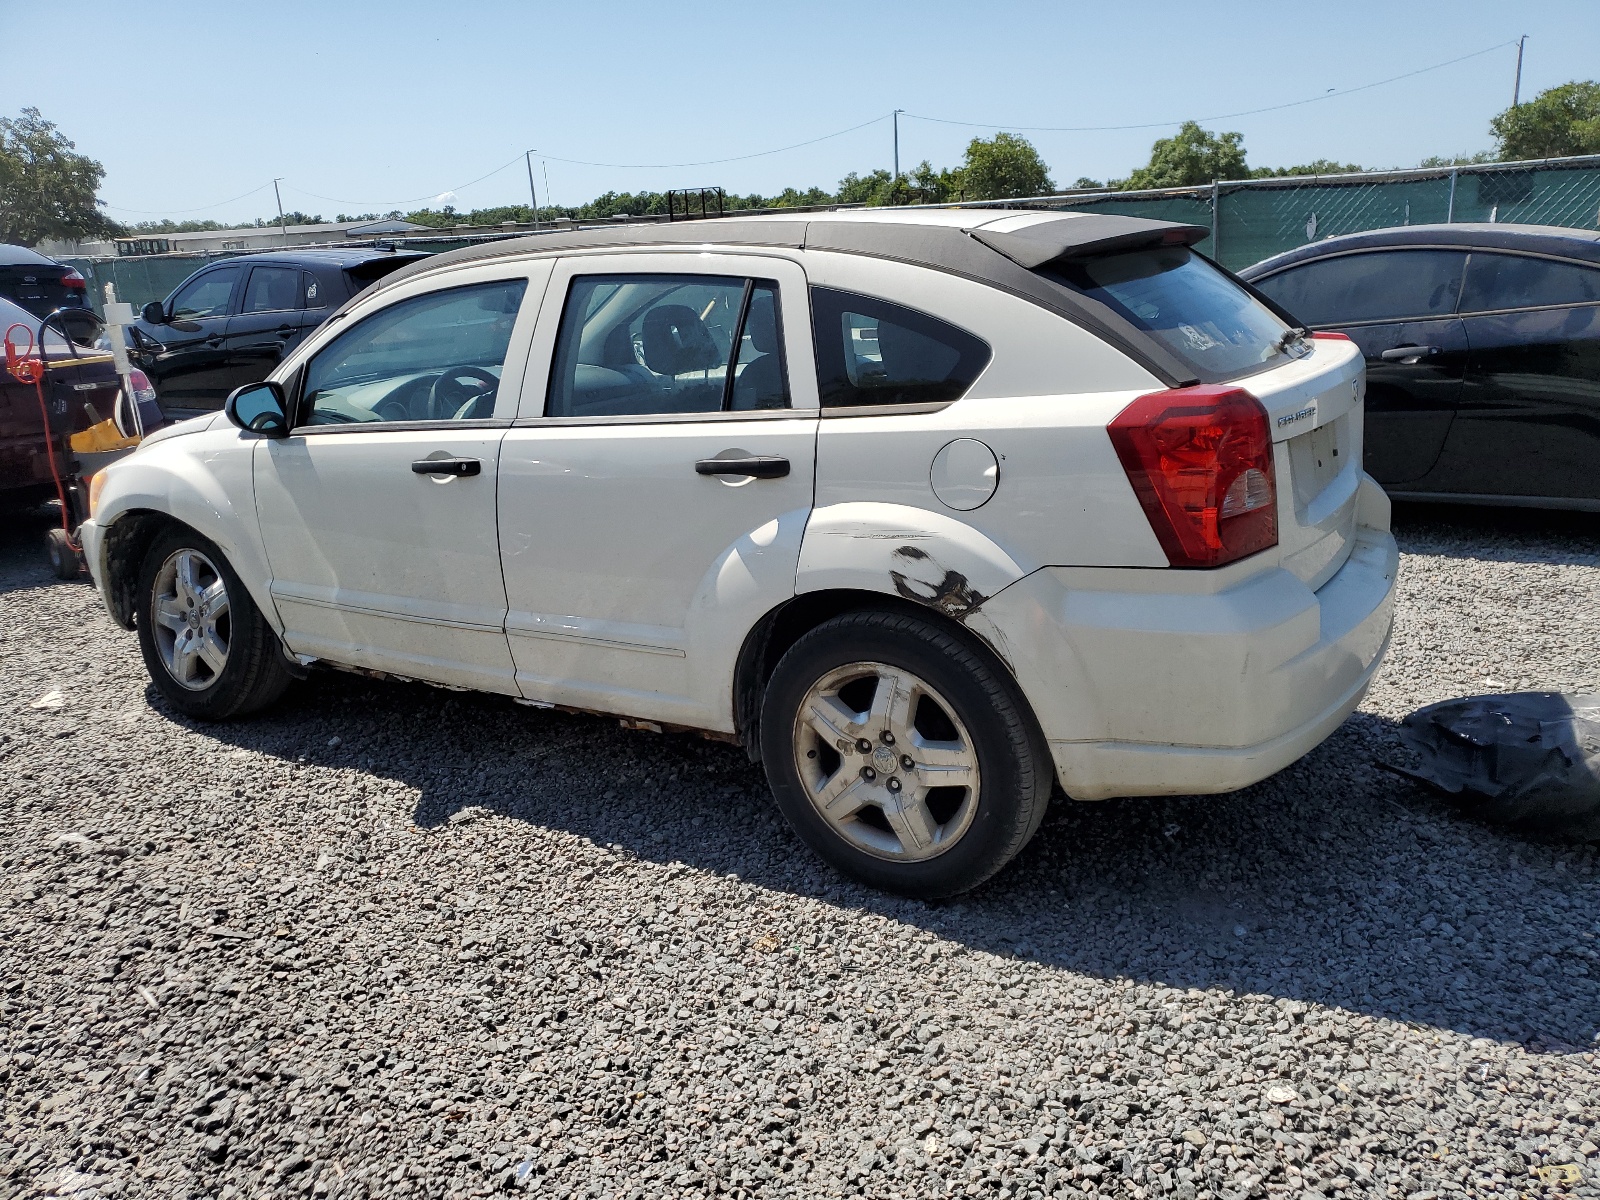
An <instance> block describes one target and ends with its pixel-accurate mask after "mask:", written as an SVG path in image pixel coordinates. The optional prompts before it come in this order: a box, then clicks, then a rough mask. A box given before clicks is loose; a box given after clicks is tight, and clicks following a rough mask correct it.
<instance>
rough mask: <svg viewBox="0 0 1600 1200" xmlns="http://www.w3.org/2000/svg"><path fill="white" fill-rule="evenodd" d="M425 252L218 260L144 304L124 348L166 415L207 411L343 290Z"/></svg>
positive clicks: (275, 356)
mask: <svg viewBox="0 0 1600 1200" xmlns="http://www.w3.org/2000/svg"><path fill="white" fill-rule="evenodd" d="M426 257H427V255H425V254H421V253H417V252H414V251H396V250H376V249H367V248H360V249H349V250H342V249H341V250H294V251H282V252H275V253H271V254H251V255H244V256H241V257H239V258H229V259H224V260H222V261H221V262H215V263H212V264H211V265H209V266H207V267H203V268H201V269H200V270H198V271H196V272H195V273H194V274H193V275H191V276H189V278H187V279H185V280H184V281H183V282H182V283H181V284H179V285H178V287H177V288H176V289H175V290H174V291H173V293H172V295H170V296H168V297H167V298H166V299H165V300H163V301H151V302H150V303H149V304H147V305H145V306H144V312H143V314H142V315H141V317H140V319H139V321H138V322H137V323H136V324H135V325H134V326H133V327H132V328H131V329H130V330H129V337H130V346H129V349H130V351H131V353H132V357H133V359H134V361H135V362H137V363H138V364H139V366H140V367H142V368H144V372H145V374H147V375H149V376H150V380H151V382H152V383H153V384H154V385H155V389H156V394H157V395H158V396H159V397H160V398H161V407H162V408H163V409H164V410H165V411H166V413H167V415H168V416H170V417H174V418H180V419H181V418H183V417H190V416H195V415H196V414H198V413H203V412H213V411H215V410H216V409H219V408H221V407H222V402H223V401H224V400H226V399H227V398H228V393H229V392H231V391H233V389H234V388H236V387H239V386H240V385H241V384H246V383H255V382H256V381H257V380H261V379H265V378H266V377H267V373H268V372H270V371H271V370H272V368H273V367H275V366H277V365H278V361H279V360H280V359H282V358H283V356H284V355H285V354H287V353H288V352H289V351H290V350H291V349H293V348H294V347H295V346H296V345H298V344H299V342H300V339H301V338H303V337H305V336H306V335H307V334H309V333H310V332H311V331H312V330H313V329H315V328H316V327H317V326H318V325H321V324H322V323H323V322H324V321H325V320H327V319H328V317H329V316H330V315H331V314H332V313H333V312H334V310H335V309H337V308H338V307H339V306H340V305H341V304H343V303H344V302H345V301H346V300H348V299H350V297H352V296H354V295H355V294H356V293H357V292H360V291H361V290H362V289H364V288H366V287H368V286H370V285H371V284H372V283H374V282H375V281H376V280H379V279H382V278H383V277H384V276H385V275H387V274H389V272H391V271H397V270H399V269H400V268H401V267H403V266H405V265H406V264H407V263H412V262H415V261H417V260H418V259H420V258H426Z"/></svg>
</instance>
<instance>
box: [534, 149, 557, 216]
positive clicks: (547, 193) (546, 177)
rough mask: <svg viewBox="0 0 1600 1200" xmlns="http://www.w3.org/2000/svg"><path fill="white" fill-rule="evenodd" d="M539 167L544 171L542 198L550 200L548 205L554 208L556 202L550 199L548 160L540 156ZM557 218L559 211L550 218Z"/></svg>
mask: <svg viewBox="0 0 1600 1200" xmlns="http://www.w3.org/2000/svg"><path fill="white" fill-rule="evenodd" d="M539 169H540V170H541V171H543V172H544V198H545V199H546V200H549V201H550V207H551V208H554V207H555V206H556V202H555V201H554V200H553V199H551V197H550V160H549V159H544V158H541V159H540V160H539ZM559 219H560V214H559V213H558V214H555V215H554V216H553V217H552V220H559Z"/></svg>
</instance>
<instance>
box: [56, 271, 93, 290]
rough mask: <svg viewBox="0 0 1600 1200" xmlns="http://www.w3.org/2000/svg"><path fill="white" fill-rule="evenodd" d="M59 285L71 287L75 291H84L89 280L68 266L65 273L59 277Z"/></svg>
mask: <svg viewBox="0 0 1600 1200" xmlns="http://www.w3.org/2000/svg"><path fill="white" fill-rule="evenodd" d="M61 286H62V287H65V288H71V289H72V290H73V291H75V292H84V291H88V289H89V281H88V280H86V279H85V278H84V277H83V276H82V275H79V274H78V272H77V271H74V270H71V269H70V268H69V269H68V271H67V273H66V274H65V275H63V276H62V277H61Z"/></svg>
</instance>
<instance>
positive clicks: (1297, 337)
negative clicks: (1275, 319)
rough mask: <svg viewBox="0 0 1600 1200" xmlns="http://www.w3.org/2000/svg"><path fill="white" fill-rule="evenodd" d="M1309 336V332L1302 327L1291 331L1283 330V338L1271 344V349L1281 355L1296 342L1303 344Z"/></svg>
mask: <svg viewBox="0 0 1600 1200" xmlns="http://www.w3.org/2000/svg"><path fill="white" fill-rule="evenodd" d="M1310 336H1311V330H1309V329H1307V328H1306V327H1305V326H1304V325H1297V326H1295V328H1293V329H1285V330H1284V331H1283V336H1282V337H1281V338H1279V339H1278V340H1277V341H1276V342H1274V343H1273V345H1272V348H1273V349H1274V350H1276V351H1277V352H1278V353H1280V354H1281V353H1283V351H1285V350H1287V349H1288V348H1289V347H1290V346H1292V345H1294V344H1295V343H1296V342H1303V341H1305V340H1306V338H1308V337H1310Z"/></svg>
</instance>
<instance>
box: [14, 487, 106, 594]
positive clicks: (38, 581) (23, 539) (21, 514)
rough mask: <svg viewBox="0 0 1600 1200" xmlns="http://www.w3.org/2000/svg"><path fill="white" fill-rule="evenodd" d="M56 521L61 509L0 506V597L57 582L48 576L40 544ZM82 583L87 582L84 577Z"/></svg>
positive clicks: (46, 559)
mask: <svg viewBox="0 0 1600 1200" xmlns="http://www.w3.org/2000/svg"><path fill="white" fill-rule="evenodd" d="M60 522H61V510H60V509H58V508H55V507H53V506H43V505H41V506H40V507H38V508H23V509H18V508H8V507H6V506H5V505H4V504H0V596H3V595H5V594H6V593H7V592H16V591H21V590H22V589H24V588H35V587H45V586H47V585H49V584H52V583H59V582H61V581H60V580H58V579H57V578H56V577H55V575H54V574H52V573H51V570H50V560H49V558H48V557H46V554H45V544H44V535H45V531H46V530H48V529H49V528H50V527H51V526H52V525H58V524H60ZM83 581H84V582H85V583H88V582H89V577H88V575H85V576H83Z"/></svg>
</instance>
